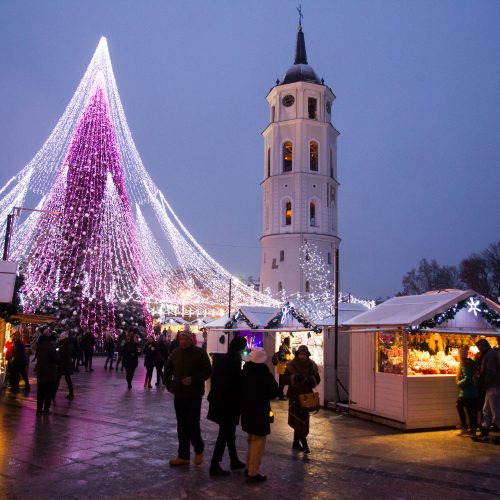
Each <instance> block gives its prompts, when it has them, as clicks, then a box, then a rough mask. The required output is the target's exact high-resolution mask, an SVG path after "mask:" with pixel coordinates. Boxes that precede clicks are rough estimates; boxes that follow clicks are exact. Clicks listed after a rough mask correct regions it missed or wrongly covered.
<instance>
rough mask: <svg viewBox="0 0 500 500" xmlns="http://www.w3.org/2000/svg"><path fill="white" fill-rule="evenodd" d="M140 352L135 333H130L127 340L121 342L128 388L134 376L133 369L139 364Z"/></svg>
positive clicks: (130, 386)
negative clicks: (123, 342)
mask: <svg viewBox="0 0 500 500" xmlns="http://www.w3.org/2000/svg"><path fill="white" fill-rule="evenodd" d="M140 352H141V348H140V346H139V344H138V343H137V341H136V339H135V333H131V334H130V337H129V339H128V341H127V342H125V344H123V349H122V359H123V361H122V364H123V366H124V367H125V372H126V374H127V376H126V379H127V384H128V388H129V390H130V389H132V379H133V378H134V372H135V369H136V368H137V365H138V364H139V353H140Z"/></svg>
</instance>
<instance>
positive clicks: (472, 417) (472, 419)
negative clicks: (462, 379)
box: [457, 398, 477, 432]
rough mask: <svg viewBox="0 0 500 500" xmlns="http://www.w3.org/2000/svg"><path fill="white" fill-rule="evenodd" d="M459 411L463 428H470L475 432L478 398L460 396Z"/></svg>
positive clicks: (458, 401)
mask: <svg viewBox="0 0 500 500" xmlns="http://www.w3.org/2000/svg"><path fill="white" fill-rule="evenodd" d="M457 411H458V416H459V417H460V426H461V427H462V429H467V428H469V429H470V431H471V432H475V431H476V428H477V398H472V399H471V398H458V399H457ZM466 411H467V416H468V418H469V425H467V419H466V418H465V412H466Z"/></svg>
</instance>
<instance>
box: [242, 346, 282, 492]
mask: <svg viewBox="0 0 500 500" xmlns="http://www.w3.org/2000/svg"><path fill="white" fill-rule="evenodd" d="M266 359H267V355H266V351H264V349H262V348H260V347H257V348H255V349H253V350H252V352H251V353H250V355H249V357H248V361H247V362H246V363H245V366H244V367H243V371H242V374H241V428H242V429H243V430H244V431H245V432H246V433H247V434H248V439H247V441H248V453H247V470H248V476H247V480H248V481H249V482H261V481H265V480H266V479H267V477H266V476H264V475H262V474H259V468H260V464H261V462H262V457H263V456H264V450H265V447H266V436H267V435H268V434H270V433H271V404H270V400H271V399H274V398H276V397H277V396H278V395H279V387H278V384H277V382H276V380H275V379H274V377H273V375H272V374H271V372H270V370H269V368H268V367H267V365H266Z"/></svg>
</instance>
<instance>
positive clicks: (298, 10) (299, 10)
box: [297, 4, 304, 29]
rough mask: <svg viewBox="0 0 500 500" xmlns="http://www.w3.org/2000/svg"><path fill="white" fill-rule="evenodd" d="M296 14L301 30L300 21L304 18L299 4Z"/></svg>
mask: <svg viewBox="0 0 500 500" xmlns="http://www.w3.org/2000/svg"><path fill="white" fill-rule="evenodd" d="M297 12H298V13H299V29H300V28H302V19H303V17H304V14H302V4H299V6H298V7H297Z"/></svg>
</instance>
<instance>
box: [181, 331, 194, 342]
mask: <svg viewBox="0 0 500 500" xmlns="http://www.w3.org/2000/svg"><path fill="white" fill-rule="evenodd" d="M182 335H184V336H185V337H189V340H191V342H192V341H193V333H192V332H190V331H189V330H182V331H180V332H179V338H180V337H181V336H182Z"/></svg>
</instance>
